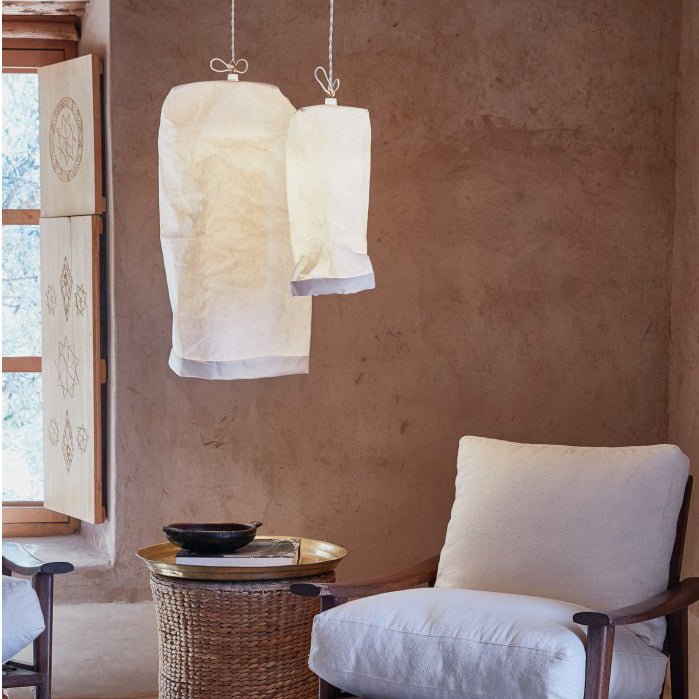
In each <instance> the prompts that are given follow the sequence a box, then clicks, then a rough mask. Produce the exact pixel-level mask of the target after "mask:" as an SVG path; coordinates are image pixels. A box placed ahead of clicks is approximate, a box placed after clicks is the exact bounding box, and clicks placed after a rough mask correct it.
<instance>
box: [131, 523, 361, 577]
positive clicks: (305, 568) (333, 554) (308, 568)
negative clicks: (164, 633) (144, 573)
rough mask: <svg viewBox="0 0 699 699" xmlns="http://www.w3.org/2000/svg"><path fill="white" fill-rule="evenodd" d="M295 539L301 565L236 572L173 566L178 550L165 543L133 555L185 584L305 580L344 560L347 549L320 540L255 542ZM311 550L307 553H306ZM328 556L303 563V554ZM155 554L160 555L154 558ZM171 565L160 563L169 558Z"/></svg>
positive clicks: (211, 568)
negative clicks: (299, 543) (300, 557)
mask: <svg viewBox="0 0 699 699" xmlns="http://www.w3.org/2000/svg"><path fill="white" fill-rule="evenodd" d="M276 538H294V539H301V555H302V562H301V563H295V564H293V565H286V566H267V567H245V568H235V567H231V566H221V567H218V566H183V565H181V564H178V563H175V562H174V553H175V552H176V551H179V547H177V546H175V545H174V544H171V543H170V542H168V541H165V542H162V543H159V544H151V545H150V546H146V547H144V548H141V549H139V550H138V551H137V552H136V556H137V557H138V558H140V559H141V560H142V561H143V562H144V563H145V564H146V566H147V567H148V569H149V570H150V571H151V572H152V573H155V574H157V575H164V576H166V577H170V578H180V579H186V580H211V581H217V580H218V581H226V580H228V581H243V580H260V581H262V580H284V579H287V578H304V577H311V576H315V575H320V574H322V573H327V572H330V571H332V570H335V568H336V567H337V566H338V565H339V564H340V563H341V562H342V560H343V559H344V558H345V556H347V549H345V548H344V547H343V546H339V545H338V544H331V543H330V542H328V541H322V540H321V539H309V538H307V537H303V536H293V535H289V534H274V535H271V534H261V535H259V536H257V537H256V539H276ZM309 549H310V551H309ZM304 552H308V553H309V554H310V555H325V556H328V557H327V558H324V559H322V560H319V561H312V562H306V563H304V562H303V554H304ZM157 554H160V555H159V556H158V557H157V558H156V557H155V556H156V555H157ZM168 554H170V557H171V558H172V561H168V560H163V559H165V558H168Z"/></svg>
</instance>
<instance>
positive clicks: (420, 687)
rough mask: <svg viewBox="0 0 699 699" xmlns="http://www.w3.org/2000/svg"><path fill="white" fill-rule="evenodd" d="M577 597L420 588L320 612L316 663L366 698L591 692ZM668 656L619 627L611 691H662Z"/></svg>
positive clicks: (639, 698)
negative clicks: (565, 599) (586, 689)
mask: <svg viewBox="0 0 699 699" xmlns="http://www.w3.org/2000/svg"><path fill="white" fill-rule="evenodd" d="M583 609H584V608H583V607H581V606H579V605H576V604H572V603H570V602H559V601H557V600H552V599H546V598H543V597H529V596H523V595H513V594H507V593H501V592H484V591H479V590H459V589H424V588H423V589H417V590H405V591H401V592H390V593H387V594H383V595H375V596H373V597H367V598H364V599H360V600H356V601H354V602H348V603H346V604H343V605H340V606H339V607H336V608H334V609H331V610H329V611H326V612H323V613H322V614H319V615H318V616H316V618H315V621H314V624H313V642H312V646H311V655H310V662H309V664H310V667H311V669H312V670H313V671H314V672H315V673H316V674H317V675H319V676H320V677H322V678H323V679H325V680H327V681H328V682H330V683H331V684H333V685H335V686H337V687H340V688H342V689H343V690H345V691H348V692H351V693H352V694H357V695H359V696H362V697H366V698H367V699H435V698H436V697H439V699H582V697H583V692H584V687H585V643H586V631H585V628H584V627H582V626H579V625H578V624H575V623H573V621H572V617H573V614H575V613H576V612H578V611H582V610H583ZM665 669H666V658H665V656H664V655H663V654H662V653H661V652H660V651H658V650H656V649H654V648H652V647H651V646H650V645H648V643H647V642H646V641H645V640H644V639H642V638H639V637H638V636H636V635H634V634H633V633H632V632H631V631H629V630H628V629H625V628H623V627H619V628H618V629H617V631H616V640H615V644H614V657H613V662H612V678H611V692H610V699H658V697H659V696H660V693H661V691H662V685H663V680H664V677H665Z"/></svg>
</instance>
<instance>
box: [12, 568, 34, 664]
mask: <svg viewBox="0 0 699 699" xmlns="http://www.w3.org/2000/svg"><path fill="white" fill-rule="evenodd" d="M43 630H44V615H43V614H42V612H41V605H40V604H39V598H38V597H37V594H36V592H34V588H33V587H32V584H31V582H30V581H29V580H22V579H19V578H11V577H10V576H9V575H3V576H2V662H3V663H6V662H7V661H8V660H9V659H10V658H12V657H13V656H14V655H16V654H17V653H19V651H21V650H22V648H24V647H25V646H27V645H29V644H30V643H31V642H32V641H33V640H34V639H35V638H36V637H37V636H38V635H39V634H40V633H41V632H42V631H43Z"/></svg>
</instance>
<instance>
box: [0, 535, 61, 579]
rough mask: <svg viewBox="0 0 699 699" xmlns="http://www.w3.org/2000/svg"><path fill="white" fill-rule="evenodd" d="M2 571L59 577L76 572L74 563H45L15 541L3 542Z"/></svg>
mask: <svg viewBox="0 0 699 699" xmlns="http://www.w3.org/2000/svg"><path fill="white" fill-rule="evenodd" d="M2 569H3V572H4V571H5V570H9V571H10V572H12V573H17V574H18V575H27V576H34V575H38V574H39V573H44V574H48V575H57V574H58V573H70V572H71V571H73V570H74V567H73V564H72V563H66V562H62V561H53V562H51V563H45V562H44V561H40V560H39V559H38V558H36V557H35V556H32V554H31V553H29V551H27V549H25V548H24V546H22V545H21V544H18V543H17V542H15V541H3V542H2Z"/></svg>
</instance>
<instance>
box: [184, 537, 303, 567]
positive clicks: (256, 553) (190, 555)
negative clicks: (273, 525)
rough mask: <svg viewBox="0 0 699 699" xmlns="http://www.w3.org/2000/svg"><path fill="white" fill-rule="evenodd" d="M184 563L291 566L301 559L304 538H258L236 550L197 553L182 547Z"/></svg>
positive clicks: (199, 564) (219, 565) (232, 565)
mask: <svg viewBox="0 0 699 699" xmlns="http://www.w3.org/2000/svg"><path fill="white" fill-rule="evenodd" d="M175 560H176V561H177V563H179V564H180V565H185V566H186V565H190V566H217V567H222V566H230V567H231V568H262V567H272V566H288V565H294V564H296V563H299V562H300V560H301V539H287V538H278V539H255V540H254V541H252V542H251V543H249V544H248V545H247V546H243V547H242V548H239V549H237V550H236V551H233V553H196V552H194V551H187V550H186V549H180V551H179V552H178V553H177V554H175Z"/></svg>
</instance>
